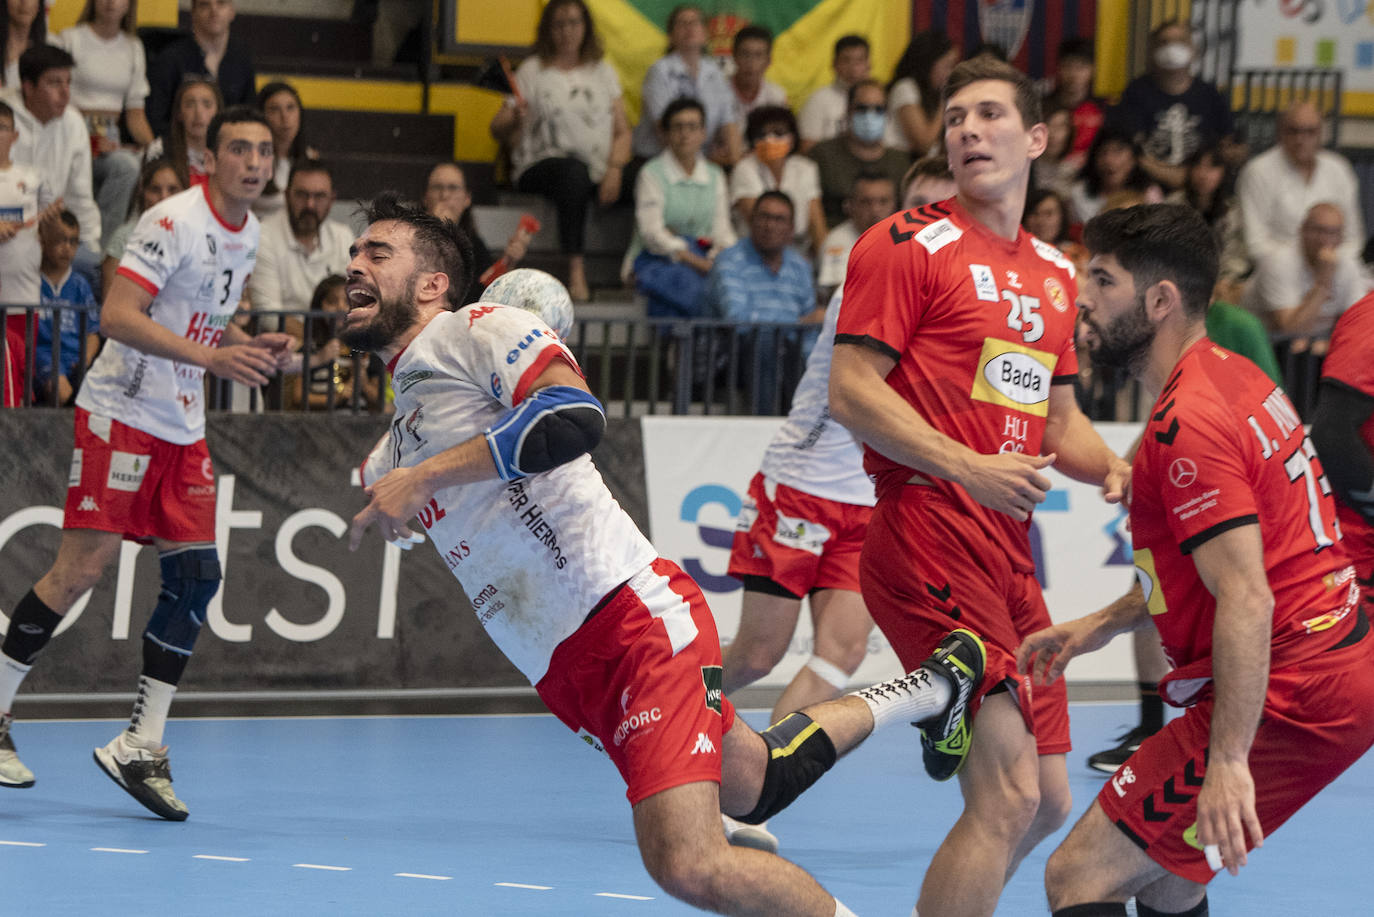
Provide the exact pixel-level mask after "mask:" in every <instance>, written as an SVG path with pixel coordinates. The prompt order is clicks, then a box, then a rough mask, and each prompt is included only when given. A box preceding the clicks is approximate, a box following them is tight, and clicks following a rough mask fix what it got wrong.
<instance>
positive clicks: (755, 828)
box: [720, 812, 778, 853]
mask: <svg viewBox="0 0 1374 917" xmlns="http://www.w3.org/2000/svg"><path fill="white" fill-rule="evenodd" d="M720 820H721V822H722V823H723V824H724V825H725V839H726V840H727V841H729V842H730V845H731V846H732V847H749V848H751V849H754V850H762V851H764V852H765V853H777V852H778V839H777V837H776V836H774V835H773V833H772V832H771V831H769V830H768V822H760V823H759V824H757V825H746V824H745V823H744V822H742V821H735V820H734V819H733V818H731V817H730V816H728V815H726V814H725V813H724V812H722V813H721V814H720Z"/></svg>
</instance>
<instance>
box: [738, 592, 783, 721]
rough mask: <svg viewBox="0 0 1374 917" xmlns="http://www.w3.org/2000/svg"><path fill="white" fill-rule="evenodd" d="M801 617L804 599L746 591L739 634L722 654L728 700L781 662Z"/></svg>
mask: <svg viewBox="0 0 1374 917" xmlns="http://www.w3.org/2000/svg"><path fill="white" fill-rule="evenodd" d="M800 615H801V599H794V598H792V597H791V596H782V595H770V594H769V593H766V592H756V591H754V590H750V589H746V590H745V591H744V598H743V600H742V602H741V605H740V614H739V630H738V631H736V632H735V638H734V639H733V640H731V641H730V645H729V646H727V647H725V649H724V651H723V652H722V654H721V655H722V657H723V658H722V665H723V667H724V672H723V673H722V676H721V687H722V689H723V690H724V692H725V694H726V696H727V697H728V696H729V695H731V694H733V693H735V691H737V690H739V689H740V688H743V687H744V686H745V685H750V684H753V683H754V682H756V681H758V680H759V679H760V678H762V677H763V676H765V675H767V674H768V673H769V672H771V671H773V667H774V666H776V665H777V664H778V663H779V662H781V661H782V657H783V654H784V653H786V652H787V645H788V643H790V642H791V640H792V633H793V631H795V630H796V629H797V618H798V617H799V616H800ZM794 709H795V708H794ZM784 712H787V713H791V712H792V711H791V710H787V711H784Z"/></svg>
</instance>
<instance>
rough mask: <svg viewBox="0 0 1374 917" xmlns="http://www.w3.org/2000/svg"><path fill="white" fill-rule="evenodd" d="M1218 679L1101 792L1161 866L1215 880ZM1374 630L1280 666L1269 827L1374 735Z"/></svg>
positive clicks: (1253, 754)
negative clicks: (1212, 761)
mask: <svg viewBox="0 0 1374 917" xmlns="http://www.w3.org/2000/svg"><path fill="white" fill-rule="evenodd" d="M1212 706H1213V705H1212V696H1211V693H1210V689H1209V691H1208V693H1207V694H1206V695H1205V697H1204V699H1203V700H1201V701H1199V702H1198V703H1197V704H1195V705H1194V706H1192V707H1189V708H1188V710H1187V712H1186V713H1184V715H1183V716H1181V717H1179V718H1178V719H1175V720H1173V721H1172V722H1170V723H1169V724H1168V725H1166V726H1165V727H1164V729H1163V730H1162V731H1161V732H1159V733H1157V734H1156V735H1154V736H1151V737H1150V738H1148V739H1146V740H1145V741H1144V742H1143V743H1142V744H1141V746H1140V750H1139V751H1137V752H1136V753H1135V754H1134V755H1132V756H1131V757H1130V759H1129V760H1127V762H1126V763H1125V765H1123V766H1122V768H1121V769H1120V770H1119V771H1117V773H1116V776H1115V777H1113V778H1112V779H1111V780H1109V781H1107V783H1106V785H1104V786H1103V787H1102V791H1101V792H1100V793H1099V794H1098V796H1097V802H1098V804H1099V805H1100V806H1101V807H1102V811H1103V812H1105V813H1106V815H1107V818H1108V819H1110V820H1111V821H1112V822H1113V823H1114V824H1116V826H1117V827H1118V828H1120V829H1121V830H1122V831H1123V832H1125V834H1126V836H1127V837H1129V838H1130V839H1131V840H1133V841H1135V842H1136V843H1137V844H1139V845H1140V848H1141V849H1142V850H1144V851H1145V852H1146V853H1147V854H1148V855H1149V857H1150V859H1152V860H1154V861H1155V862H1156V863H1158V864H1159V865H1160V866H1163V867H1164V868H1165V869H1167V870H1169V871H1170V872H1172V873H1174V874H1176V875H1179V876H1182V877H1183V878H1185V879H1188V880H1191V881H1193V882H1199V883H1206V882H1210V881H1211V879H1212V875H1213V873H1212V870H1211V868H1210V867H1209V866H1208V865H1207V858H1206V857H1205V856H1204V855H1203V852H1202V845H1201V844H1200V842H1199V841H1198V840H1197V794H1198V790H1199V789H1200V788H1201V787H1202V780H1203V777H1204V776H1205V775H1206V773H1207V745H1208V741H1209V737H1210V732H1211V728H1210V727H1211V722H1212ZM1372 708H1374V636H1370V635H1365V637H1364V639H1362V640H1360V641H1359V642H1358V643H1356V644H1354V645H1353V646H1348V647H1344V648H1341V649H1331V650H1327V651H1326V652H1324V653H1321V654H1319V655H1318V656H1317V657H1315V658H1313V659H1308V660H1306V661H1304V662H1302V663H1300V664H1298V665H1295V666H1291V667H1289V668H1287V669H1279V670H1277V671H1275V672H1272V673H1270V676H1269V693H1268V695H1267V696H1266V697H1265V701H1264V712H1263V714H1262V715H1261V719H1260V724H1259V729H1258V730H1257V731H1256V733H1255V742H1254V744H1253V745H1251V746H1250V774H1251V776H1252V777H1253V778H1254V780H1255V812H1256V814H1257V815H1258V816H1259V821H1260V827H1261V828H1263V829H1264V836H1265V837H1268V836H1269V835H1271V834H1273V833H1274V831H1275V830H1276V829H1277V828H1278V827H1279V826H1280V825H1282V824H1283V823H1284V822H1285V821H1287V820H1288V818H1289V817H1290V816H1291V815H1292V814H1293V813H1294V812H1296V811H1298V809H1300V808H1302V806H1303V805H1304V804H1305V803H1306V802H1307V801H1308V800H1309V799H1311V798H1312V797H1313V796H1315V795H1317V793H1318V792H1319V791H1320V790H1321V789H1322V787H1324V786H1326V785H1327V784H1328V783H1330V782H1331V781H1332V780H1335V779H1336V777H1338V776H1339V775H1340V774H1341V772H1342V771H1344V770H1345V769H1346V768H1347V767H1349V766H1350V765H1351V764H1353V763H1355V761H1357V760H1358V759H1359V758H1360V756H1361V755H1363V754H1364V753H1365V751H1366V750H1368V749H1369V747H1370V746H1371V745H1374V717H1371V716H1370V715H1369V711H1370V710H1371V709H1372Z"/></svg>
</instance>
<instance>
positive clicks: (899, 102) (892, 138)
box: [883, 76, 925, 153]
mask: <svg viewBox="0 0 1374 917" xmlns="http://www.w3.org/2000/svg"><path fill="white" fill-rule="evenodd" d="M920 104H921V90H920V89H918V88H917V87H916V81H915V80H913V79H912V78H911V77H909V76H904V77H902V78H901V79H900V80H898V81H897V82H895V83H893V84H892V90H891V91H890V92H889V93H888V94H887V131H886V132H885V133H884V134H883V145H884V146H890V147H892V148H893V149H894V150H901V151H902V152H903V153H909V152H911V140H910V138H908V137H907V135H906V131H904V130H902V125H901V123H900V121H899V120H898V118H897V111H898V110H899V109H901V108H903V107H904V106H907V105H920ZM920 152H921V153H924V152H925V150H921V151H920Z"/></svg>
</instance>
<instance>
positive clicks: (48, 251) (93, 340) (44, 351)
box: [33, 210, 100, 405]
mask: <svg viewBox="0 0 1374 917" xmlns="http://www.w3.org/2000/svg"><path fill="white" fill-rule="evenodd" d="M38 237H39V240H40V241H41V242H42V245H43V261H42V265H41V268H42V269H41V272H40V280H41V283H42V292H41V299H42V302H43V304H44V305H55V304H60V305H62V306H64V307H65V308H62V309H57V310H45V312H44V314H43V315H42V316H41V317H40V318H39V319H38V330H37V336H38V340H37V347H36V349H35V350H34V354H33V369H34V372H33V378H34V387H35V389H37V390H38V391H39V392H42V393H44V400H46V401H47V402H48V403H49V404H59V405H65V404H66V403H67V402H68V401H70V400H71V397H72V395H74V394H76V391H75V389H74V388H73V387H72V382H71V380H72V377H73V376H74V375H75V373H76V371H77V369H78V364H79V363H80V361H81V357H82V353H81V339H82V337H83V335H84V336H85V338H86V353H85V363H84V364H81V365H80V369H82V370H84V369H85V368H86V366H89V365H90V362H91V360H93V359H95V351H96V348H97V347H98V346H99V344H100V338H99V336H98V335H97V334H96V331H97V330H98V329H99V328H100V313H99V311H98V310H99V304H98V303H97V302H96V301H95V294H94V293H92V292H91V285H90V284H89V283H87V282H86V278H85V277H83V276H81V275H80V274H78V273H75V272H74V271H73V270H72V261H73V259H75V258H76V250H77V248H79V247H80V245H81V223H80V222H78V221H77V219H76V215H75V214H73V213H72V212H71V211H70V210H63V211H60V212H59V213H58V214H57V217H56V218H55V219H52V220H48V221H46V222H44V224H43V226H42V227H41V228H40V230H39V233H38ZM82 310H84V311H82ZM54 311H55V312H56V313H57V314H56V315H54V314H53V312H54ZM54 325H55V326H56V327H57V331H56V335H57V339H58V351H57V364H56V366H54V364H53V352H52V342H53V335H54V330H53V328H54ZM78 381H79V380H78Z"/></svg>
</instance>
